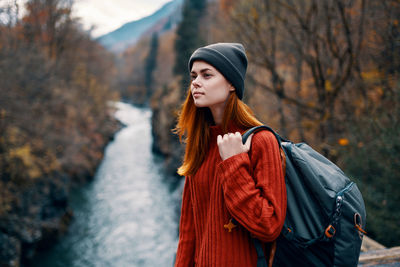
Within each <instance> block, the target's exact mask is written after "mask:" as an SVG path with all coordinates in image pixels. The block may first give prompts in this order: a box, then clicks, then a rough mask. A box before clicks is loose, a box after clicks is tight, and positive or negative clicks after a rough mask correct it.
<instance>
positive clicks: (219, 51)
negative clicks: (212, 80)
mask: <svg viewBox="0 0 400 267" xmlns="http://www.w3.org/2000/svg"><path fill="white" fill-rule="evenodd" d="M195 60H204V61H206V62H207V63H209V64H211V65H212V66H214V67H215V68H216V69H217V70H218V71H219V72H221V74H222V75H224V77H225V78H226V79H227V80H228V81H229V82H230V83H231V84H232V85H233V87H235V90H236V94H237V96H238V97H239V99H242V98H243V91H244V77H245V75H246V69H247V57H246V53H245V49H244V47H243V45H242V44H239V43H217V44H211V45H208V46H204V47H200V48H198V49H197V50H196V51H194V52H193V54H192V56H191V57H190V59H189V72H191V70H192V66H193V62H194V61H195Z"/></svg>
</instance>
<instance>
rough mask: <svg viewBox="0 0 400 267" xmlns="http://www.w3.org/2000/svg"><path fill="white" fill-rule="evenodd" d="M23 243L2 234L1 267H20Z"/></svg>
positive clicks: (0, 237) (0, 233)
mask: <svg viewBox="0 0 400 267" xmlns="http://www.w3.org/2000/svg"><path fill="white" fill-rule="evenodd" d="M20 254H21V242H20V241H19V240H18V239H17V238H15V237H12V236H10V235H7V234H5V233H3V232H0V266H4V267H18V266H20Z"/></svg>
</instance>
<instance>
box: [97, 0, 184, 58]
mask: <svg viewBox="0 0 400 267" xmlns="http://www.w3.org/2000/svg"><path fill="white" fill-rule="evenodd" d="M182 2H183V0H174V1H171V2H168V3H167V4H165V5H164V6H162V7H161V8H160V9H159V10H157V11H156V12H155V13H153V14H152V15H150V16H147V17H145V18H142V19H139V20H136V21H132V22H128V23H126V24H124V25H123V26H121V27H120V28H118V29H117V30H115V31H112V32H110V33H108V34H105V35H102V36H100V37H99V38H97V41H99V42H100V43H101V44H102V45H103V46H104V47H106V48H107V49H108V50H110V51H113V52H121V51H123V50H124V49H125V48H127V47H128V46H130V45H133V44H135V43H136V41H138V39H139V38H140V37H141V36H142V35H143V34H145V33H146V32H147V31H149V30H151V29H152V28H153V27H154V26H155V25H157V24H159V23H162V25H161V28H162V29H163V30H168V29H169V28H170V27H172V26H173V25H175V24H176V23H177V22H178V20H179V19H180V9H181V6H182ZM158 28H159V27H158Z"/></svg>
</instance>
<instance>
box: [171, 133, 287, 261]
mask: <svg viewBox="0 0 400 267" xmlns="http://www.w3.org/2000/svg"><path fill="white" fill-rule="evenodd" d="M230 130H231V132H235V131H238V129H230ZM239 131H240V130H239ZM240 132H243V131H240ZM218 134H222V131H221V128H220V127H219V126H213V127H211V145H210V149H209V151H208V152H207V155H206V159H205V160H204V162H203V163H202V165H201V167H200V168H199V170H198V171H197V173H196V174H195V175H194V176H188V177H186V180H185V186H184V190H183V199H182V210H181V219H180V225H179V244H178V250H177V255H176V262H175V266H176V267H182V266H185V267H186V266H202V267H203V266H204V267H206V266H207V267H210V266H215V267H236V266H237V267H247V266H257V254H256V250H255V247H254V244H253V242H252V240H251V238H250V234H251V235H252V236H255V237H256V238H258V239H259V240H262V241H264V242H271V241H273V240H274V239H276V238H277V237H278V235H279V233H280V231H281V228H282V226H283V222H284V219H285V214H286V187H285V181H284V176H283V172H282V167H281V160H280V153H279V146H278V143H277V141H276V139H275V137H274V135H273V134H272V133H270V132H269V131H261V132H258V133H256V134H255V135H254V136H253V139H252V145H251V149H250V152H249V153H241V154H238V155H236V156H233V157H230V158H228V159H226V160H225V161H222V159H221V157H220V155H219V151H218V146H217V136H218ZM232 217H233V218H235V219H236V220H237V221H238V222H239V224H240V225H238V226H237V227H234V228H233V229H232V231H231V232H229V230H228V228H226V227H224V225H227V224H228V223H229V220H230V219H231V218H232Z"/></svg>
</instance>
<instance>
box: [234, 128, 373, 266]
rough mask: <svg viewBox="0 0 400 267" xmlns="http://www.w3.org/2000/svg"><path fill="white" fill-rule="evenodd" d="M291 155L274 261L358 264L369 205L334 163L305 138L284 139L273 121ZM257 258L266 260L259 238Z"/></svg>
mask: <svg viewBox="0 0 400 267" xmlns="http://www.w3.org/2000/svg"><path fill="white" fill-rule="evenodd" d="M263 129H266V130H269V131H271V132H272V133H273V134H274V135H275V137H276V139H277V140H278V143H279V145H280V147H281V148H282V149H283V151H284V153H285V157H286V168H285V169H286V173H285V182H286V191H287V212H286V218H285V222H284V225H283V229H282V231H281V234H280V236H279V238H278V239H277V240H276V252H275V257H274V261H273V266H318V267H320V266H346V267H349V266H357V264H358V258H359V254H360V249H361V243H362V239H363V234H364V233H365V231H364V230H363V229H365V222H366V211H365V206H364V201H363V198H362V195H361V193H360V191H359V189H358V187H357V185H356V184H355V183H354V182H352V181H350V179H349V178H348V177H346V175H345V174H344V173H343V171H342V170H340V169H339V167H337V166H336V165H335V164H333V163H332V162H330V161H329V160H328V159H327V158H325V157H324V156H322V155H321V154H319V153H318V152H316V151H315V150H313V149H312V148H311V147H310V146H308V145H307V144H305V143H299V144H294V143H292V142H290V141H287V140H284V139H282V138H281V137H280V136H279V135H278V134H277V133H275V132H274V131H273V130H272V129H271V128H270V127H268V126H257V127H253V128H251V129H250V130H248V131H247V132H246V133H244V134H243V137H242V139H243V143H245V142H246V140H247V138H248V137H249V136H250V134H252V133H254V132H257V131H259V130H263ZM253 241H254V244H255V246H256V250H257V255H258V263H257V267H262V266H267V263H266V260H265V256H264V253H263V250H262V248H261V244H260V241H259V240H256V239H254V240H253Z"/></svg>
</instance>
